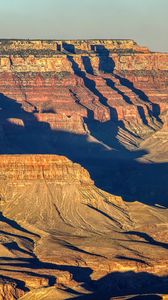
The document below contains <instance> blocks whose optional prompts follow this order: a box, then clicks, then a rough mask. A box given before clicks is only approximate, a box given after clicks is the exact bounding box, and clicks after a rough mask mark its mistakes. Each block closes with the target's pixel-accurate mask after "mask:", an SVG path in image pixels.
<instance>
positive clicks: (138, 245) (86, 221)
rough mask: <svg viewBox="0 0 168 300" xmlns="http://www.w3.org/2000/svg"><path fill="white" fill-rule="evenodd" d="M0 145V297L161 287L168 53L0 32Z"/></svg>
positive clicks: (167, 237) (92, 295) (154, 291)
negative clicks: (3, 36)
mask: <svg viewBox="0 0 168 300" xmlns="http://www.w3.org/2000/svg"><path fill="white" fill-rule="evenodd" d="M0 153H1V155H0V270H1V272H0V273H1V274H0V299H3V300H14V299H23V300H24V299H29V300H30V299H32V300H34V299H39V300H41V299H43V300H44V299H46V300H50V299H51V300H53V299H71V298H74V299H75V298H77V297H78V296H79V297H80V296H82V297H84V298H85V297H86V299H87V297H88V299H113V297H115V296H116V297H120V296H121V297H122V296H124V297H125V299H129V297H132V296H128V295H136V294H137V295H140V294H145V295H148V297H149V299H150V297H151V295H152V297H153V295H155V297H161V296H157V295H161V294H165V297H166V294H168V289H167V276H168V273H167V266H168V261H167V249H168V246H167V244H168V228H167V224H168V213H167V207H168V203H167V199H168V189H167V182H168V163H167V162H168V54H167V53H154V52H151V51H150V50H149V49H147V48H146V47H141V46H139V45H138V44H137V43H136V42H134V41H133V40H78V41H77V40H68V41H59V40H52V41H45V40H44V41H40V40H38V41H31V40H0ZM151 299H152V298H151ZM156 299H157V298H156ZM165 299H166V298H165Z"/></svg>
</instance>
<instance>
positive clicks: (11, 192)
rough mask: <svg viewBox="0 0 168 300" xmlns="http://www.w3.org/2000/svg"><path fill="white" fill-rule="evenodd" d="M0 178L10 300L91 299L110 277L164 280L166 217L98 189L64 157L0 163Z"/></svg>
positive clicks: (1, 247)
mask: <svg viewBox="0 0 168 300" xmlns="http://www.w3.org/2000/svg"><path fill="white" fill-rule="evenodd" d="M0 170H1V174H0V198H1V216H0V230H1V235H0V256H1V258H0V267H1V276H3V277H2V283H1V285H2V289H1V290H2V291H4V290H5V291H6V296H5V297H6V298H4V299H5V300H6V299H8V298H9V299H12V298H10V293H13V294H12V295H13V296H12V297H15V298H14V299H18V297H19V296H20V297H21V296H22V295H23V294H25V296H23V299H29V298H28V297H29V296H30V299H33V297H36V296H37V299H38V297H39V299H41V298H40V297H42V296H43V297H46V299H47V295H48V297H51V299H52V297H60V299H66V297H67V298H68V296H69V298H70V296H71V297H72V298H74V297H75V294H74V293H80V294H81V295H82V294H87V293H90V294H91V296H92V297H93V299H94V291H99V290H100V292H102V290H101V289H102V287H103V286H104V284H108V283H106V279H105V282H104V283H103V282H102V283H101V282H100V284H99V280H101V278H102V277H103V276H108V275H109V274H110V273H111V274H113V273H114V274H115V272H123V271H124V272H130V271H132V272H133V271H134V272H147V273H152V274H155V275H151V276H163V275H165V276H166V275H167V248H166V247H167V246H166V245H167V244H166V243H167V238H168V231H167V210H163V209H161V208H159V207H150V206H148V205H145V204H142V203H139V202H134V203H126V202H124V201H123V199H122V198H121V197H119V196H114V195H111V194H108V193H106V192H104V191H102V190H100V189H98V188H97V187H96V186H95V185H94V183H93V181H92V180H91V178H90V176H89V174H88V172H87V171H86V170H84V169H83V168H82V167H81V166H80V165H78V164H73V163H72V162H71V161H70V160H69V159H67V158H65V157H61V156H55V155H9V156H8V155H1V156H0ZM142 215H143V218H142ZM8 277H9V278H12V280H13V281H12V280H11V281H10V280H9V283H8V286H7V283H6V282H7V281H5V278H8ZM10 282H11V283H10ZM12 282H13V283H12ZM163 282H164V281H163ZM83 283H85V284H84V286H83ZM116 284H117V283H116ZM136 284H137V282H136ZM149 284H150V280H149ZM117 288H118V287H115V289H116V290H117ZM70 289H71V290H70ZM142 289H144V290H145V289H146V287H145V286H144V285H143V281H142ZM1 290H0V291H1ZM70 291H71V292H72V293H70ZM73 292H74V293H73ZM27 293H28V294H27ZM67 293H69V294H67ZM96 293H97V292H96ZM26 294H27V296H26ZM7 297H8V298H7ZM31 297H32V298H31ZM61 297H62V298H61ZM95 297H96V296H95ZM102 297H103V296H102ZM21 299H22V298H21ZM44 299H45V298H44Z"/></svg>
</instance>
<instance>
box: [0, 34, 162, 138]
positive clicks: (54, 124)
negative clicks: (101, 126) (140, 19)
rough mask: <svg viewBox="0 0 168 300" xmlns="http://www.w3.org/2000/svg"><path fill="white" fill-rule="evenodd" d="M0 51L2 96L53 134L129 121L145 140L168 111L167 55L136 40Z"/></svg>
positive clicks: (4, 44) (18, 44)
mask: <svg viewBox="0 0 168 300" xmlns="http://www.w3.org/2000/svg"><path fill="white" fill-rule="evenodd" d="M0 51H1V52H0V53H1V55H0V93H1V94H3V95H5V96H6V97H9V98H11V99H14V100H17V102H20V103H21V104H22V107H23V109H24V110H25V111H27V112H30V113H32V114H33V116H34V118H35V119H36V120H37V121H39V122H45V123H48V124H49V126H50V127H51V129H56V130H64V131H70V132H76V133H87V132H88V131H89V129H88V128H87V126H86V124H85V123H87V119H88V120H91V121H94V120H98V121H100V122H106V121H109V120H112V121H115V122H118V121H123V122H124V124H125V127H127V128H130V122H131V123H132V124H133V126H132V128H131V130H133V131H134V133H136V134H137V135H138V136H139V137H143V136H144V135H145V134H148V133H150V132H151V131H155V130H156V129H157V128H159V127H160V126H161V122H160V117H161V113H163V112H165V111H166V110H167V107H168V84H167V83H168V54H167V53H152V52H150V51H149V50H148V49H147V48H144V47H140V46H139V45H137V44H136V43H135V42H134V41H132V40H88V41H64V42H62V41H24V40H23V41H10V40H7V41H5V40H2V41H1V43H0ZM11 117H12V118H13V119H12V121H11V120H9V122H11V123H12V122H14V123H20V124H22V123H23V125H24V121H23V119H22V118H21V117H20V118H19V117H18V118H15V116H11ZM25 118H28V115H27V116H25ZM85 118H86V119H85ZM14 119H15V121H14Z"/></svg>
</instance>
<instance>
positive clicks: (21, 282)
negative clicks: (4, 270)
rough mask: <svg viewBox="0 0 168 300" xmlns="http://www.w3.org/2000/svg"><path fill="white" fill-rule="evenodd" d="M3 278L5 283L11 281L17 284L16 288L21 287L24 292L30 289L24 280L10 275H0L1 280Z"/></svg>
mask: <svg viewBox="0 0 168 300" xmlns="http://www.w3.org/2000/svg"><path fill="white" fill-rule="evenodd" d="M1 280H2V281H3V283H11V284H13V283H14V284H15V285H16V288H18V289H21V290H22V291H24V292H29V289H28V288H27V287H25V283H24V281H22V280H18V279H13V278H11V277H8V276H2V275H0V281H1ZM5 296H6V295H5Z"/></svg>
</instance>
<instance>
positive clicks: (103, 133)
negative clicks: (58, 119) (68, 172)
mask: <svg viewBox="0 0 168 300" xmlns="http://www.w3.org/2000/svg"><path fill="white" fill-rule="evenodd" d="M72 62H73V61H72ZM73 67H74V68H76V69H75V70H76V71H75V72H77V73H78V74H79V76H82V78H83V79H84V80H85V82H86V85H87V87H88V88H89V89H90V90H91V91H92V92H94V93H95V94H96V95H97V96H98V97H99V98H100V99H101V100H100V101H102V100H103V102H104V104H105V105H106V107H107V108H109V110H110V113H111V115H113V120H112V121H111V120H110V121H107V122H103V123H101V122H99V121H95V120H94V116H93V114H91V113H90V114H89V115H88V118H86V120H85V121H86V124H87V125H88V128H89V130H90V132H91V134H92V136H94V137H96V138H97V140H98V141H99V143H97V142H94V141H92V140H91V141H88V136H87V135H85V134H83V135H82V134H81V135H80V134H75V133H70V132H65V131H59V130H51V128H50V126H49V124H48V123H44V122H39V121H38V120H37V119H36V117H35V115H34V114H33V113H30V112H26V111H25V110H24V109H23V107H22V105H21V104H19V103H17V102H16V101H15V100H13V99H10V98H8V97H5V96H4V95H2V94H1V96H0V108H1V110H0V126H1V128H2V130H1V134H0V145H1V147H0V153H1V154H59V155H65V156H67V157H68V158H69V159H71V160H72V161H74V162H78V163H80V164H81V165H82V166H83V167H85V168H86V169H87V170H88V171H89V173H90V175H91V177H92V179H94V181H95V184H96V185H97V186H98V187H99V188H101V189H103V190H106V191H108V192H110V193H112V194H115V195H120V196H122V197H123V198H124V199H125V200H127V201H140V202H143V203H146V204H148V205H162V206H163V207H168V201H167V199H168V189H167V182H168V163H151V162H148V163H143V162H139V161H137V159H138V158H141V157H143V156H144V155H145V154H146V153H147V152H145V151H139V150H138V151H129V150H128V149H126V148H125V147H124V146H123V145H122V144H120V142H119V140H118V139H117V134H118V130H119V127H120V126H122V123H120V122H119V121H118V118H117V115H116V112H115V111H114V110H113V109H112V108H110V107H109V106H108V103H107V99H104V98H103V99H102V95H101V93H100V92H99V91H98V90H97V88H96V87H95V84H94V82H92V81H91V82H90V79H89V81H88V80H87V78H86V75H85V74H83V73H81V72H82V71H80V70H79V69H78V65H76V64H74V66H73ZM10 118H16V119H19V120H21V121H22V122H23V125H20V124H13V123H12V122H10V120H9V119H10ZM108 147H110V148H108Z"/></svg>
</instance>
